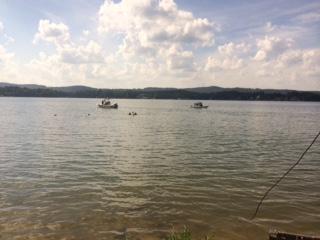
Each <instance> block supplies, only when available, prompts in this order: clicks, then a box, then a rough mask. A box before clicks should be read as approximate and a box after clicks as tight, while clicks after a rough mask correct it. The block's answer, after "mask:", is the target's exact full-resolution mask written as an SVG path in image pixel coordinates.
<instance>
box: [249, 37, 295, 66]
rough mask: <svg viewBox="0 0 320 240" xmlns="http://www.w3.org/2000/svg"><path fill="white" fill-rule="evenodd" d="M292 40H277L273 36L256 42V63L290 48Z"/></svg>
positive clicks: (277, 38)
mask: <svg viewBox="0 0 320 240" xmlns="http://www.w3.org/2000/svg"><path fill="white" fill-rule="evenodd" d="M292 43H293V40H292V39H290V38H285V39H283V38H279V37H275V36H271V37H269V36H265V37H264V38H263V39H258V40H257V47H258V51H257V53H256V55H255V57H254V60H256V61H263V60H269V59H270V58H274V57H276V56H278V55H279V54H281V53H282V52H284V51H285V50H287V49H289V48H290V47H292Z"/></svg>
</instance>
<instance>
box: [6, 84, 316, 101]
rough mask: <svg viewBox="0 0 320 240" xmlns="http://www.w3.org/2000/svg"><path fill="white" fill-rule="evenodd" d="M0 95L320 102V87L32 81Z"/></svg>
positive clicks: (9, 85)
mask: <svg viewBox="0 0 320 240" xmlns="http://www.w3.org/2000/svg"><path fill="white" fill-rule="evenodd" d="M0 96H10V97H78V98H106V97H109V98H132V99H193V100H245V101H248V100H249V101H316V102H320V92H319V91H313V92H311V91H295V90H286V89H284V90H276V89H254V88H221V87H217V86H211V87H198V88H184V89H178V88H156V87H155V88H143V89H98V88H91V87H87V86H69V87H46V86H43V85H35V84H22V85H19V84H11V83H0Z"/></svg>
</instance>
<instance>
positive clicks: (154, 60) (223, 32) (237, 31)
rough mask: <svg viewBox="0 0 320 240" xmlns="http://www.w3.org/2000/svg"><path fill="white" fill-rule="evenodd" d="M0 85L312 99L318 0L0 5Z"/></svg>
mask: <svg viewBox="0 0 320 240" xmlns="http://www.w3.org/2000/svg"><path fill="white" fill-rule="evenodd" d="M0 81H2V82H14V83H36V84H44V85H49V86H64V85H88V86H94V87H103V88H137V87H150V86H158V87H193V86H209V85H217V86H222V87H253V88H256V87H259V88H289V89H304V90H320V1H318V0H315V1H312V0H299V1H298V0H268V1H260V0H259V1H258V0H257V1H241V0H233V1H231V0H176V1H173V0H122V1H118V0H117V1H116V0H114V1H112V0H106V1H103V0H64V1H61V0H0Z"/></svg>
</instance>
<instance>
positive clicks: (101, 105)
mask: <svg viewBox="0 0 320 240" xmlns="http://www.w3.org/2000/svg"><path fill="white" fill-rule="evenodd" d="M98 107H99V108H106V109H117V108H118V104H117V103H114V104H111V102H110V100H109V99H103V100H102V101H101V103H99V104H98Z"/></svg>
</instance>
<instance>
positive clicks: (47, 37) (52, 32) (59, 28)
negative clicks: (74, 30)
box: [33, 19, 70, 46]
mask: <svg viewBox="0 0 320 240" xmlns="http://www.w3.org/2000/svg"><path fill="white" fill-rule="evenodd" d="M40 40H42V41H45V42H50V43H54V44H55V45H57V46H60V45H64V44H67V43H69V41H70V33H69V27H68V26H67V25H65V24H64V23H53V22H50V21H49V20H47V19H45V20H40V21H39V26H38V32H37V33H36V35H35V36H34V40H33V43H37V42H39V41H40Z"/></svg>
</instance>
